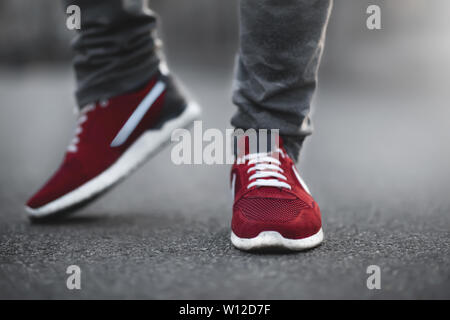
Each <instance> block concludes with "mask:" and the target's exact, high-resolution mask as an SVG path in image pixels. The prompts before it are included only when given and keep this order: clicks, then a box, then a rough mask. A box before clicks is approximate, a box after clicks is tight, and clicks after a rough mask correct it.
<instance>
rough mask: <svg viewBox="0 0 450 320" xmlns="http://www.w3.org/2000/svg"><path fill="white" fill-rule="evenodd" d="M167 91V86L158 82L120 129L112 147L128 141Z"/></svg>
mask: <svg viewBox="0 0 450 320" xmlns="http://www.w3.org/2000/svg"><path fill="white" fill-rule="evenodd" d="M165 89H166V84H165V83H164V82H162V81H158V82H157V83H156V84H155V85H154V87H153V88H152V90H150V92H149V93H148V94H147V95H146V96H145V98H144V99H143V100H142V101H141V103H140V104H139V105H138V106H137V107H136V109H135V110H134V112H133V113H132V114H131V116H130V117H129V118H128V120H127V122H125V124H124V125H123V127H122V129H120V131H119V133H118V134H117V135H116V137H115V138H114V140H113V141H112V142H111V145H110V146H111V147H118V146H120V145H122V144H123V143H124V142H125V141H127V139H128V137H129V136H130V134H131V133H132V132H133V131H134V129H136V127H137V126H138V124H139V122H141V120H142V118H144V116H145V114H146V113H147V111H148V110H149V109H150V107H151V106H152V105H153V103H155V101H156V100H157V99H158V98H159V97H160V96H161V94H162V93H163V92H164V90H165Z"/></svg>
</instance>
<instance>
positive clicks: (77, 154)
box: [26, 0, 199, 219]
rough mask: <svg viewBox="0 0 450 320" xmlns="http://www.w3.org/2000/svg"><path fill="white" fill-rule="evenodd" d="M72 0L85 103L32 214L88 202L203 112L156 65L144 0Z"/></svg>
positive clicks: (35, 197)
mask: <svg viewBox="0 0 450 320" xmlns="http://www.w3.org/2000/svg"><path fill="white" fill-rule="evenodd" d="M66 1H68V0H66ZM70 2H72V3H74V4H77V5H79V7H80V9H81V20H82V26H81V28H82V30H81V32H80V34H79V36H78V38H77V39H76V40H75V42H74V46H73V47H74V50H75V53H76V55H75V71H76V73H77V80H78V90H77V98H78V102H79V104H80V106H84V107H83V108H82V110H81V112H80V114H79V118H78V122H77V128H76V130H75V134H74V138H73V139H72V142H71V143H70V145H69V146H68V148H67V151H66V154H65V156H64V159H63V161H62V164H61V166H60V167H59V168H58V169H57V170H56V171H55V173H54V174H53V175H52V176H51V177H50V179H49V180H48V181H47V183H45V184H44V185H43V186H42V187H41V188H40V189H39V190H38V191H37V192H36V193H35V194H34V195H33V196H32V197H31V198H30V200H28V202H27V204H26V210H27V211H28V212H29V214H30V217H31V218H33V219H45V218H49V217H55V216H57V215H62V214H67V213H70V212H74V211H75V210H77V209H79V208H80V207H82V206H84V205H87V204H89V203H90V202H92V201H93V200H95V199H96V198H98V197H99V196H101V195H103V194H104V193H106V192H107V191H109V190H110V189H111V188H112V187H113V186H114V185H116V184H117V183H119V182H120V181H122V180H123V179H124V178H126V177H128V176H129V175H130V174H131V173H132V172H133V171H134V170H136V169H137V168H139V167H140V166H141V165H142V164H143V163H144V162H145V161H146V160H148V159H149V158H150V157H152V156H153V155H154V154H156V153H157V152H158V151H159V150H160V148H161V147H163V146H164V145H165V144H166V143H167V142H169V141H170V138H171V133H172V131H173V130H175V129H177V128H182V127H185V126H188V125H189V124H190V123H191V122H192V121H193V120H195V119H196V118H197V117H198V115H199V108H198V107H197V105H196V104H195V103H193V102H187V101H186V100H185V99H184V98H183V96H182V95H181V94H180V93H179V92H178V90H177V88H176V85H175V84H174V82H173V81H172V79H171V77H170V76H169V75H168V74H167V73H165V74H163V73H162V72H160V71H159V59H158V57H157V54H156V50H155V41H154V39H153V37H152V36H151V33H150V32H151V31H153V29H154V24H155V18H154V16H153V15H152V14H151V13H150V11H146V10H145V9H144V7H143V5H144V2H143V0H95V1H93V0H76V1H75V0H70ZM67 3H69V2H67Z"/></svg>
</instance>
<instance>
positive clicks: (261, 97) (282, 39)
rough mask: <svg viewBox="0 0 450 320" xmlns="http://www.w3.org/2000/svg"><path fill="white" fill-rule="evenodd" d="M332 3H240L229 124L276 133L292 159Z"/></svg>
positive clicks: (303, 131) (305, 131)
mask: <svg viewBox="0 0 450 320" xmlns="http://www.w3.org/2000/svg"><path fill="white" fill-rule="evenodd" d="M331 1H332V0H241V1H240V22H241V26H240V51H239V56H238V61H237V72H236V81H235V83H234V94H233V102H234V103H235V104H236V105H237V107H238V111H237V113H236V114H235V115H234V116H233V118H232V120H231V123H232V125H233V126H235V127H237V128H243V129H249V128H254V129H279V130H280V135H281V136H282V138H283V140H284V143H285V147H286V149H287V151H288V152H289V154H290V155H291V156H292V157H294V158H295V159H296V158H297V156H298V152H299V150H300V147H301V145H302V142H303V139H304V138H305V136H307V135H309V134H311V125H310V119H309V117H308V114H309V110H310V104H311V99H312V96H313V93H314V91H315V88H316V83H317V69H318V65H319V62H320V57H321V54H322V49H323V44H324V34H325V29H326V25H327V21H328V17H329V13H330V8H331Z"/></svg>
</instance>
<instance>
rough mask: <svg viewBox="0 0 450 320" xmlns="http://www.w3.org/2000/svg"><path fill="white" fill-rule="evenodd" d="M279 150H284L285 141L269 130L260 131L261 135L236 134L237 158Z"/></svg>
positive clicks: (235, 149)
mask: <svg viewBox="0 0 450 320" xmlns="http://www.w3.org/2000/svg"><path fill="white" fill-rule="evenodd" d="M278 148H280V149H281V148H283V139H282V138H281V137H280V136H279V135H278V134H275V133H273V132H271V131H269V130H267V131H260V132H259V134H257V133H254V134H251V133H248V134H247V133H245V134H238V133H236V132H235V136H234V152H235V155H236V156H237V157H242V156H245V155H248V154H252V153H271V152H272V151H274V150H276V149H278Z"/></svg>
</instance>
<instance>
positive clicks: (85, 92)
mask: <svg viewBox="0 0 450 320" xmlns="http://www.w3.org/2000/svg"><path fill="white" fill-rule="evenodd" d="M63 4H64V5H65V8H66V7H67V6H69V5H77V6H79V7H80V9H81V30H79V32H78V34H77V37H76V38H75V40H74V42H73V44H72V47H73V50H74V52H75V57H74V61H73V62H74V68H75V73H76V78H77V91H76V98H77V102H78V104H79V106H84V105H86V104H88V103H91V102H94V101H98V100H102V99H108V98H111V97H113V96H116V95H120V94H123V93H126V92H130V91H134V90H136V89H137V88H139V87H141V86H143V85H145V84H146V83H147V82H148V81H149V80H150V79H151V78H152V77H153V76H154V75H155V74H156V73H157V71H158V66H159V58H158V55H157V53H156V45H155V38H154V37H153V32H154V30H155V27H156V18H155V16H154V14H153V13H152V12H151V11H150V10H149V9H148V8H147V5H146V1H145V0H63Z"/></svg>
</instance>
